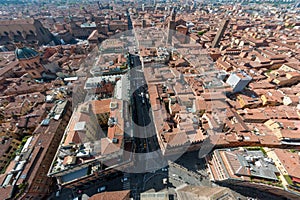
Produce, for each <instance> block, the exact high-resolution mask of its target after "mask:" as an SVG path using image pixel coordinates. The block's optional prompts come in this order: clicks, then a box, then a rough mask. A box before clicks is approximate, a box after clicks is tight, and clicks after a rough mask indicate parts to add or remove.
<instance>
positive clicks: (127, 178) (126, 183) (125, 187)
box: [122, 173, 130, 190]
mask: <svg viewBox="0 0 300 200" xmlns="http://www.w3.org/2000/svg"><path fill="white" fill-rule="evenodd" d="M122 182H123V190H130V175H129V174H128V173H124V176H123V178H122Z"/></svg>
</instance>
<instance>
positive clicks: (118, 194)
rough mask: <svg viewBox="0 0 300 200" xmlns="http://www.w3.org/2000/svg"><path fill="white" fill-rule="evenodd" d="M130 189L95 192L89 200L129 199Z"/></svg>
mask: <svg viewBox="0 0 300 200" xmlns="http://www.w3.org/2000/svg"><path fill="white" fill-rule="evenodd" d="M129 195H130V190H123V191H115V192H102V193H99V194H95V195H93V196H91V197H90V198H89V200H129Z"/></svg>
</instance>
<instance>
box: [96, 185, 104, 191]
mask: <svg viewBox="0 0 300 200" xmlns="http://www.w3.org/2000/svg"><path fill="white" fill-rule="evenodd" d="M105 190H106V186H102V187H99V188H98V189H97V192H104V191H105Z"/></svg>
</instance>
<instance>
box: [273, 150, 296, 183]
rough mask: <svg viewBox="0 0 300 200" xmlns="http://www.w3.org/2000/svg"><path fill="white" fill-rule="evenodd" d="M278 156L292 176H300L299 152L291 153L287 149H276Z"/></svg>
mask: <svg viewBox="0 0 300 200" xmlns="http://www.w3.org/2000/svg"><path fill="white" fill-rule="evenodd" d="M274 152H275V153H276V155H277V157H278V158H279V160H280V162H281V163H282V164H283V166H284V168H285V169H286V170H287V172H288V174H289V175H290V176H292V177H296V178H300V162H299V155H298V154H297V153H291V152H289V151H288V150H285V149H275V150H274Z"/></svg>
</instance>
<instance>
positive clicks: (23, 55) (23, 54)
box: [15, 47, 39, 60]
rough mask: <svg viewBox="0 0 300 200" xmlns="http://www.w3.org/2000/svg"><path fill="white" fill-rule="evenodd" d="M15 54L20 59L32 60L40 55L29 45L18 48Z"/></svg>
mask: <svg viewBox="0 0 300 200" xmlns="http://www.w3.org/2000/svg"><path fill="white" fill-rule="evenodd" d="M15 54H16V57H17V59H18V60H30V59H31V58H34V57H36V56H38V55H39V53H38V52H37V51H35V50H34V49H31V48H28V47H22V48H17V49H16V51H15Z"/></svg>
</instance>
